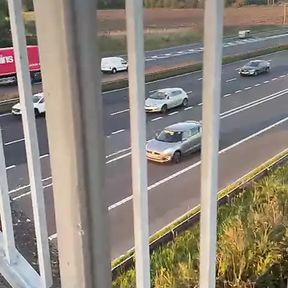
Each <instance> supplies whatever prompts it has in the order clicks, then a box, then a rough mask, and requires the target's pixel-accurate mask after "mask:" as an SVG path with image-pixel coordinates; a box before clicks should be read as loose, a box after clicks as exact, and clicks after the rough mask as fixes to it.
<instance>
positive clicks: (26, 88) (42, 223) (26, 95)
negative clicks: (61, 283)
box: [8, 0, 52, 287]
mask: <svg viewBox="0 0 288 288" xmlns="http://www.w3.org/2000/svg"><path fill="white" fill-rule="evenodd" d="M8 7H9V17H10V24H11V31H12V39H13V47H14V56H15V63H16V70H17V79H18V90H19V97H20V103H21V111H22V123H23V130H24V137H25V147H26V155H27V165H28V171H29V178H30V187H31V198H32V206H33V215H34V225H35V233H36V240H37V250H38V262H39V269H40V276H41V279H42V285H43V287H50V286H51V285H52V274H51V264H50V252H49V243H48V233H47V222H46V210H45V201H44V194H43V187H42V175H41V166H40V155H39V147H38V138H37V131H36V123H35V115H34V108H33V103H32V88H31V80H30V73H29V66H28V56H27V45H26V37H25V28H24V21H23V16H22V1H21V0H8Z"/></svg>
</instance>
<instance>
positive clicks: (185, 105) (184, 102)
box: [182, 98, 188, 107]
mask: <svg viewBox="0 0 288 288" xmlns="http://www.w3.org/2000/svg"><path fill="white" fill-rule="evenodd" d="M182 106H183V107H187V106H188V99H187V98H185V99H183V102H182Z"/></svg>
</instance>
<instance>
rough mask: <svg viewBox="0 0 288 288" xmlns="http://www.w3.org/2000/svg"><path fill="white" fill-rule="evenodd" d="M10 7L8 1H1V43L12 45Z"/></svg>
mask: <svg viewBox="0 0 288 288" xmlns="http://www.w3.org/2000/svg"><path fill="white" fill-rule="evenodd" d="M10 38H11V36H10V23H9V14H8V5H7V1H6V0H0V40H1V43H5V44H8V43H11V39H10Z"/></svg>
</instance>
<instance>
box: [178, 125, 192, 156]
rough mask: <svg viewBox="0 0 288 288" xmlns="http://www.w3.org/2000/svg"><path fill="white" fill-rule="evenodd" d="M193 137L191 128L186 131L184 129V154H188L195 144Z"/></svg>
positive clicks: (182, 148) (182, 147)
mask: <svg viewBox="0 0 288 288" xmlns="http://www.w3.org/2000/svg"><path fill="white" fill-rule="evenodd" d="M193 141H194V140H193V137H192V130H191V129H189V130H186V131H183V133H182V146H181V152H182V153H183V154H187V153H189V152H190V151H191V150H192V148H193V146H194V144H193Z"/></svg>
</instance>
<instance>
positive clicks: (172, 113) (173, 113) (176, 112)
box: [168, 111, 179, 116]
mask: <svg viewBox="0 0 288 288" xmlns="http://www.w3.org/2000/svg"><path fill="white" fill-rule="evenodd" d="M178 113H179V111H175V112H171V113H169V114H168V115H169V116H172V115H175V114H178Z"/></svg>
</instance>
